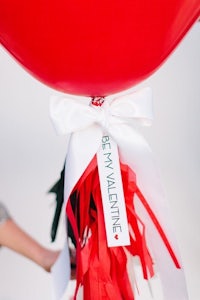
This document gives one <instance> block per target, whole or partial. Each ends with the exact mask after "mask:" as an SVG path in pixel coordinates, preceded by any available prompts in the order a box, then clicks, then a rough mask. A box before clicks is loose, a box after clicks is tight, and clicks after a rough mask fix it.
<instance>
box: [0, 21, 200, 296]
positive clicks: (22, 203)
mask: <svg viewBox="0 0 200 300" xmlns="http://www.w3.org/2000/svg"><path fill="white" fill-rule="evenodd" d="M148 85H149V86H151V87H152V88H153V92H154V110H155V120H154V123H153V127H152V128H149V129H145V130H143V132H144V135H145V136H146V138H147V139H148V141H149V143H150V145H151V147H152V148H153V151H154V153H155V156H156V157H157V162H158V165H159V166H160V169H161V174H162V181H163V184H164V186H165V189H166V195H167V198H168V201H169V203H170V208H171V214H172V218H173V223H174V231H175V233H176V236H177V239H178V243H179V246H180V251H181V254H182V260H183V264H184V267H185V272H186V279H187V284H188V290H189V296H190V300H198V299H200V271H199V268H200V259H199V253H200V240H199V239H200V238H199V228H200V217H199V211H200V201H199V200H200V196H199V184H200V158H199V155H200V118H199V112H200V24H199V23H198V24H196V25H195V26H194V27H193V28H192V30H191V31H190V32H189V34H188V35H187V37H186V38H185V39H184V40H183V41H182V43H181V44H180V45H179V47H178V48H177V49H176V51H175V52H174V53H173V54H172V55H171V56H170V58H168V60H167V62H165V64H164V65H162V67H161V68H160V69H159V70H158V71H157V72H156V73H155V74H154V75H153V76H152V77H151V78H149V79H148V80H146V81H145V82H143V83H142V84H141V86H148ZM54 93H55V91H53V90H51V89H49V88H47V87H46V86H44V85H43V84H41V83H40V82H38V81H36V80H35V79H34V78H32V77H31V76H30V75H29V74H27V73H26V72H25V71H24V70H23V69H22V68H21V67H20V66H19V65H18V64H17V63H16V62H15V61H14V60H13V59H12V58H11V57H10V56H9V55H8V54H7V52H5V51H4V50H3V49H2V48H0V149H1V150H0V199H1V200H3V201H4V202H5V203H6V204H7V206H8V208H9V210H10V212H11V213H12V215H13V216H14V217H15V219H16V221H17V222H18V223H19V224H20V225H21V226H22V227H23V228H24V229H25V230H26V231H27V232H29V233H30V234H31V235H33V236H34V237H35V238H36V239H37V240H38V241H40V242H41V243H42V244H43V245H45V246H47V247H51V248H59V247H61V245H62V241H63V237H64V231H63V229H62V228H60V230H59V231H60V232H59V234H60V238H59V239H58V241H57V242H56V244H54V245H52V244H51V243H50V237H49V232H50V225H51V220H52V215H53V212H54V197H53V196H52V195H51V196H50V195H47V190H48V188H49V187H50V186H51V185H52V184H53V183H54V181H55V180H56V179H57V178H58V176H59V172H60V171H61V168H62V166H63V161H64V157H65V140H64V138H62V137H57V136H56V134H55V132H54V129H53V127H52V125H51V123H50V120H49V116H48V105H49V97H50V96H51V95H52V94H54ZM27 299H28V300H47V299H48V300H50V299H51V278H50V275H49V274H46V273H45V272H44V271H43V270H42V269H40V268H39V267H37V266H36V265H34V264H33V263H31V262H30V261H28V260H27V259H25V258H23V257H21V256H19V255H17V254H16V253H13V252H11V251H9V250H8V249H1V250H0V300H27ZM66 300H67V299H66ZM156 300H157V299H156ZM158 300H159V299H158ZM177 300H181V299H177Z"/></svg>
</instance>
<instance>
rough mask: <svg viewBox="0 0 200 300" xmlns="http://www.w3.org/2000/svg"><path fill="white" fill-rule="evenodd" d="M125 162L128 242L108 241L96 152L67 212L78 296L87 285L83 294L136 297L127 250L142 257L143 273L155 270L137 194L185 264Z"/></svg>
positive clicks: (104, 298) (88, 299) (90, 298)
mask: <svg viewBox="0 0 200 300" xmlns="http://www.w3.org/2000/svg"><path fill="white" fill-rule="evenodd" d="M120 167H121V175H122V182H123V189H124V196H125V202H126V212H127V218H128V224H129V233H130V242H131V243H130V245H129V246H120V247H108V246H107V241H106V231H105V222H104V214H103V207H102V197H101V190H100V182H99V174H98V166H97V159H96V156H95V157H94V158H93V160H92V161H91V162H90V164H89V166H88V167H87V169H86V170H85V172H84V174H83V175H82V176H81V178H80V179H79V181H78V183H77V184H76V186H75V187H74V190H73V193H76V200H75V203H71V202H70V201H68V204H67V215H68V218H69V221H70V222H71V225H72V228H73V232H74V235H75V238H76V250H77V275H76V276H77V286H76V291H75V295H74V299H76V297H77V292H78V289H79V287H81V286H82V287H83V299H84V300H94V299H95V300H113V299H115V300H134V299H135V298H134V292H133V287H132V285H131V283H130V280H129V275H128V271H127V253H130V254H131V255H132V256H137V257H139V259H140V262H141V267H142V271H143V277H144V279H149V278H151V277H152V276H153V275H154V269H153V259H152V257H151V254H150V252H149V250H148V246H147V243H146V239H145V226H144V224H143V223H142V221H141V220H140V218H139V217H138V216H137V213H136V210H135V203H134V202H135V196H137V197H138V199H139V200H140V201H141V203H142V205H143V206H144V208H145V209H146V211H147V213H148V214H149V216H150V218H151V220H152V222H153V223H154V225H155V227H156V229H157V231H158V232H159V234H160V236H161V238H162V240H163V242H164V244H165V246H166V247H167V249H168V252H169V254H170V255H171V258H172V260H173V261H174V264H175V266H176V267H177V268H180V265H179V262H178V260H177V258H176V256H175V254H174V252H173V250H172V248H171V246H170V244H169V241H168V239H167V237H166V235H165V233H164V232H163V229H162V228H161V226H160V224H159V222H158V220H157V218H156V216H155V214H154V213H153V211H152V210H151V208H150V206H149V205H148V202H147V201H146V199H145V198H144V196H143V194H142V193H141V191H140V190H139V188H138V186H137V184H136V175H135V174H134V172H133V170H131V169H130V168H129V166H127V165H124V164H122V163H121V164H120ZM73 199H74V198H73ZM72 204H73V208H72ZM116 238H117V236H116Z"/></svg>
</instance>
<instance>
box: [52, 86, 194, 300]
mask: <svg viewBox="0 0 200 300" xmlns="http://www.w3.org/2000/svg"><path fill="white" fill-rule="evenodd" d="M50 116H51V119H52V121H53V123H54V126H55V128H56V131H57V132H58V134H61V135H67V136H68V150H67V157H66V164H65V187H64V197H65V201H67V199H68V198H69V196H70V193H71V191H72V189H73V187H74V186H75V184H76V183H77V181H78V180H79V178H80V177H81V175H82V174H83V172H84V171H85V169H86V168H87V166H88V164H89V163H90V161H91V160H92V158H93V157H94V155H95V154H96V153H97V151H98V149H99V146H100V143H101V138H102V135H103V134H104V133H105V132H106V133H107V134H109V135H110V136H111V137H112V138H113V139H114V141H115V142H116V143H117V145H118V149H119V156H120V161H121V162H122V163H124V164H127V165H128V166H129V167H130V168H131V169H132V170H133V171H134V172H135V174H136V176H137V184H138V186H139V188H140V189H141V191H142V193H143V194H144V196H145V198H146V199H147V201H148V203H149V205H150V206H151V208H152V210H153V211H154V212H155V214H156V215H157V217H158V219H159V221H160V224H161V226H162V227H163V229H164V231H165V233H166V235H167V236H168V239H169V241H170V243H171V245H172V247H173V249H174V250H175V253H178V249H177V245H176V240H175V238H174V235H173V233H172V231H171V227H170V225H169V223H170V222H169V219H170V218H169V216H168V213H167V212H168V208H167V205H166V201H165V198H164V194H163V189H162V186H161V184H160V178H159V174H158V172H157V169H156V167H155V163H154V159H153V157H152V152H151V149H150V147H149V146H148V144H147V142H146V141H145V139H144V138H143V137H142V136H141V135H140V134H139V133H138V131H137V130H136V129H135V125H136V124H137V123H138V121H139V123H140V124H142V125H150V124H151V122H152V119H153V113H152V91H151V89H150V88H144V89H142V90H140V91H137V92H134V93H131V94H129V95H125V96H119V97H118V98H115V99H114V100H109V99H106V100H105V103H104V104H103V105H102V106H100V107H99V106H97V107H96V106H91V105H89V103H87V104H85V103H84V101H83V100H82V101H81V100H76V99H72V98H64V97H63V98H60V99H59V98H58V97H53V98H52V100H51V105H50ZM138 210H139V211H138V214H139V215H140V217H141V219H142V220H143V222H144V223H145V225H146V236H147V243H148V244H149V246H150V248H151V249H152V251H153V254H154V258H155V262H156V265H157V268H158V270H159V272H160V277H161V281H162V285H163V290H164V299H167V300H168V299H170V300H177V299H181V300H187V299H188V298H187V292H186V289H185V281H184V274H183V271H182V270H180V269H176V268H175V266H174V264H173V262H172V260H171V258H170V256H169V254H168V252H167V250H166V248H165V246H164V245H163V242H162V240H161V238H160V236H159V234H158V232H157V230H156V229H155V227H154V225H153V224H152V221H151V219H150V218H149V216H148V214H147V213H146V211H145V210H144V208H143V207H141V205H140V204H139V203H138ZM169 275H170V276H169ZM177 282H179V285H177Z"/></svg>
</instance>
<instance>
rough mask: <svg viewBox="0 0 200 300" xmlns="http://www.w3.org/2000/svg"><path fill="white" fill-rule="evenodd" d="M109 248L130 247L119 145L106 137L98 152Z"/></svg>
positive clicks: (103, 138)
mask: <svg viewBox="0 0 200 300" xmlns="http://www.w3.org/2000/svg"><path fill="white" fill-rule="evenodd" d="M97 161H98V171H99V178H100V187H101V195H102V201H103V211H104V220H105V227H106V236H107V243H108V247H117V246H126V245H130V236H129V229H128V220H127V214H126V207H125V199H124V192H123V185H122V177H121V170H120V163H119V154H118V148H117V144H116V143H115V142H114V140H113V139H111V137H110V136H108V135H104V136H103V137H102V140H101V146H100V148H99V151H98V152H97Z"/></svg>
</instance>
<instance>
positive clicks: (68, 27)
mask: <svg viewBox="0 0 200 300" xmlns="http://www.w3.org/2000/svg"><path fill="white" fill-rule="evenodd" d="M199 15H200V0H162V1H161V0H148V1H147V0H123V1H122V0H34V1H33V0H29V1H24V0H17V1H16V0H0V43H1V44H2V45H3V46H4V47H5V48H6V49H7V50H8V51H9V52H10V53H11V54H12V55H13V56H14V57H15V58H16V59H17V61H18V62H19V63H20V64H22V65H23V67H24V68H25V69H26V70H28V71H29V72H30V73H31V74H32V75H33V76H34V77H36V78H37V79H38V80H40V81H41V82H43V83H44V84H46V85H48V86H50V87H52V88H54V89H56V90H59V91H63V92H66V93H71V94H76V95H86V96H106V95H108V94H112V93H115V92H119V91H121V90H124V89H127V88H130V87H132V86H134V85H135V84H137V83H139V82H141V81H142V80H144V79H145V78H146V77H148V76H149V75H150V74H152V73H153V72H154V71H155V70H156V69H157V68H158V67H159V66H160V65H161V63H162V62H163V61H164V60H165V59H166V58H167V57H168V56H169V54H170V53H171V52H172V50H173V49H174V48H175V47H176V46H177V44H178V43H179V41H180V40H181V39H182V37H183V36H184V35H185V34H186V32H187V31H188V30H189V28H190V27H191V26H192V24H193V23H194V22H195V21H196V20H197V18H198V16H199Z"/></svg>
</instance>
